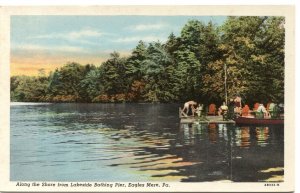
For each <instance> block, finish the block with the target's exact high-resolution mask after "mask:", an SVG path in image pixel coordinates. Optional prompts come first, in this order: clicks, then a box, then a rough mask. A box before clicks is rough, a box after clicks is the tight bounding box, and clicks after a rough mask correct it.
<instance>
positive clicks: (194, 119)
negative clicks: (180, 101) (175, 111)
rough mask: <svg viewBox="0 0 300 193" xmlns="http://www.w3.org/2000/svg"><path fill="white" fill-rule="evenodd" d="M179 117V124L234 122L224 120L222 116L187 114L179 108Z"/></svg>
mask: <svg viewBox="0 0 300 193" xmlns="http://www.w3.org/2000/svg"><path fill="white" fill-rule="evenodd" d="M179 118H180V123H181V124H188V123H199V124H210V123H216V124H235V121H234V120H224V119H223V116H217V115H216V116H205V117H204V116H197V115H195V116H188V115H186V114H185V113H184V112H182V110H181V108H179Z"/></svg>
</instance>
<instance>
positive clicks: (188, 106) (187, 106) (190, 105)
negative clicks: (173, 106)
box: [182, 101, 203, 116]
mask: <svg viewBox="0 0 300 193" xmlns="http://www.w3.org/2000/svg"><path fill="white" fill-rule="evenodd" d="M202 110H203V104H199V105H198V106H197V102H195V101H188V102H186V103H184V105H183V109H182V112H183V113H185V115H186V116H187V115H188V114H189V112H190V111H191V113H192V116H195V113H196V114H197V116H201V112H202Z"/></svg>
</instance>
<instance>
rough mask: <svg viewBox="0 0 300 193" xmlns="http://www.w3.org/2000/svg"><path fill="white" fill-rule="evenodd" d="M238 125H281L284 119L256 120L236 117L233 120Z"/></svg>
mask: <svg viewBox="0 0 300 193" xmlns="http://www.w3.org/2000/svg"><path fill="white" fill-rule="evenodd" d="M234 121H235V123H236V124H238V125H283V124H284V119H257V118H248V117H237V118H235V119H234Z"/></svg>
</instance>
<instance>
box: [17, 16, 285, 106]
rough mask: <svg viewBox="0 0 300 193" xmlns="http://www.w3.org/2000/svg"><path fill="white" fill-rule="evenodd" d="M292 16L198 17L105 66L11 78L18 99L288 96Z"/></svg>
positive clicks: (264, 98)
mask: <svg viewBox="0 0 300 193" xmlns="http://www.w3.org/2000/svg"><path fill="white" fill-rule="evenodd" d="M284 40H285V31H284V18H282V17H228V19H227V21H226V22H225V23H224V24H223V25H222V26H219V27H218V26H216V25H214V24H213V23H211V22H209V23H207V24H205V23H202V22H200V21H197V20H191V21H189V22H187V24H186V25H185V26H183V28H182V30H181V34H180V35H179V37H176V36H175V35H174V34H173V33H171V34H170V36H169V37H168V40H167V41H166V42H165V43H161V42H152V43H150V44H145V43H144V42H143V41H142V40H141V41H140V42H139V43H138V45H137V46H136V48H134V49H133V51H132V53H131V55H129V56H127V57H121V56H120V54H119V53H118V52H114V53H111V55H110V58H109V59H108V60H107V61H105V62H104V63H102V64H101V65H100V66H99V67H96V66H94V65H90V64H88V65H80V64H77V63H68V64H66V65H65V66H63V67H62V68H60V69H56V70H55V71H54V72H52V73H51V74H50V75H49V76H45V75H43V73H41V75H39V76H38V77H28V76H14V77H11V100H12V101H39V102H138V101H147V102H177V101H185V100H197V101H201V102H202V103H206V104H207V103H210V102H215V103H221V101H224V97H225V94H224V93H225V92H224V89H225V88H224V75H225V68H224V66H225V64H226V66H227V89H228V90H227V91H228V92H227V93H228V96H229V97H233V95H235V94H239V95H241V96H242V98H243V100H244V101H247V102H248V103H250V104H251V103H254V102H264V103H266V102H268V101H273V102H283V100H284Z"/></svg>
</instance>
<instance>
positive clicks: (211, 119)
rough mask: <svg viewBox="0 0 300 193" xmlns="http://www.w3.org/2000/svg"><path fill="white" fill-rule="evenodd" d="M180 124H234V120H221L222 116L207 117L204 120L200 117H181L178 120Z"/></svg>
mask: <svg viewBox="0 0 300 193" xmlns="http://www.w3.org/2000/svg"><path fill="white" fill-rule="evenodd" d="M180 123H182V124H184V123H200V124H202V123H203V124H210V123H217V124H235V121H234V120H223V116H207V117H205V118H202V117H182V118H181V119H180Z"/></svg>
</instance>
